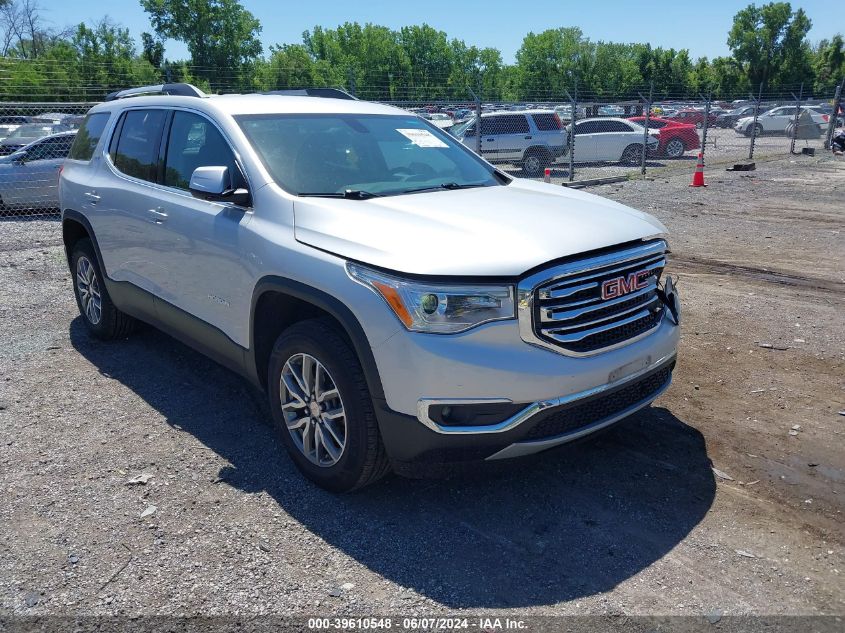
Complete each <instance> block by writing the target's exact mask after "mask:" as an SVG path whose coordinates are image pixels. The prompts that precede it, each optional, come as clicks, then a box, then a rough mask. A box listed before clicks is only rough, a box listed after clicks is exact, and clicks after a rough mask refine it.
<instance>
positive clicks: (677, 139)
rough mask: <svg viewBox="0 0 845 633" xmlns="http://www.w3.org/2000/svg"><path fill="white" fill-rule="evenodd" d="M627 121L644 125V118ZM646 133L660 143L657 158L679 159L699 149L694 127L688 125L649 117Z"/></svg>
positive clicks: (696, 132) (672, 120)
mask: <svg viewBox="0 0 845 633" xmlns="http://www.w3.org/2000/svg"><path fill="white" fill-rule="evenodd" d="M628 120H629V121H632V122H634V123H637V124H638V125H643V124H644V123H645V117H644V116H634V117H630V118H629V119H628ZM648 133H649V134H650V135H651V136H656V137H657V139H658V140H659V141H660V143H659V144H658V146H657V151H656V153H657V155H658V156H667V157H668V158H679V157H681V156H683V155H684V152H688V151H689V150H691V149H698V148H699V147H701V142H700V141H699V140H698V131H697V130H696V129H695V126H694V125H691V124H688V123H678V122H677V121H675V120H674V119H662V118H660V117H649V118H648Z"/></svg>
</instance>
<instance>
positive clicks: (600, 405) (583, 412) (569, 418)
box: [525, 365, 672, 440]
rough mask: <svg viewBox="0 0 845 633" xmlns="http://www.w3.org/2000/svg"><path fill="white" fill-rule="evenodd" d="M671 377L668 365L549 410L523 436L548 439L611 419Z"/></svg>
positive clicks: (651, 392)
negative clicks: (591, 396)
mask: <svg viewBox="0 0 845 633" xmlns="http://www.w3.org/2000/svg"><path fill="white" fill-rule="evenodd" d="M671 376H672V365H669V366H667V367H664V368H663V369H660V370H658V371H655V372H653V373H651V374H649V375H648V376H645V377H643V378H641V379H639V380H637V381H634V382H633V383H631V384H629V385H626V386H624V387H622V388H621V389H618V390H616V391H614V392H612V393H610V394H604V395H601V396H596V397H595V398H592V399H590V400H588V401H586V402H582V403H579V404H574V405H569V406H566V407H562V408H560V409H558V410H553V411H551V412H550V413H549V414H548V415H547V416H546V417H544V418H543V419H542V420H540V422H538V423H537V424H536V425H535V426H534V427H533V428H532V429H531V430H530V431H529V432H528V433H527V434H526V435H525V439H526V440H536V439H541V438H543V439H545V438H552V437H555V436H557V435H563V434H565V433H571V432H573V431H577V430H578V429H581V428H584V427H585V426H590V425H591V424H595V423H596V422H600V421H601V420H605V419H608V418H612V417H613V416H615V415H618V414H619V413H621V412H622V411H624V410H625V409H628V408H629V407H632V406H634V405H635V404H638V403H640V402H643V401H644V400H647V399H648V398H650V397H651V396H653V395H654V394H655V393H657V392H658V391H659V390H660V389H661V388H662V387H663V386H664V385H666V383H667V382H668V381H669V379H670V378H671Z"/></svg>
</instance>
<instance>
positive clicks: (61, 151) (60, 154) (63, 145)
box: [26, 135, 73, 160]
mask: <svg viewBox="0 0 845 633" xmlns="http://www.w3.org/2000/svg"><path fill="white" fill-rule="evenodd" d="M71 143H73V136H72V135H69V136H58V137H56V138H47V139H44V140H43V141H40V142H39V143H36V144H35V145H33V146H32V147H30V148H29V149H28V150H26V160H55V159H57V158H66V157H67V155H68V152H69V151H70V147H71Z"/></svg>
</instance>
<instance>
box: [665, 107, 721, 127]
mask: <svg viewBox="0 0 845 633" xmlns="http://www.w3.org/2000/svg"><path fill="white" fill-rule="evenodd" d="M665 119H666V120H667V121H674V122H675V123H691V124H692V125H694V126H695V127H697V128H698V129H699V130H700V129H701V128H702V127H703V126H704V110H693V109H692V108H687V109H685V110H678V111H677V112H676V113H675V114H673V115H672V116H667V117H665ZM715 122H716V113H715V112H711V113H710V116H709V117H707V126H708V127H710V126H711V125H713V124H714V123H715Z"/></svg>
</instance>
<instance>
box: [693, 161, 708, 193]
mask: <svg viewBox="0 0 845 633" xmlns="http://www.w3.org/2000/svg"><path fill="white" fill-rule="evenodd" d="M706 186H707V185H705V184H704V154H702V153H701V152H699V153H698V164H697V165H696V166H695V173H694V174H693V175H692V182H691V183H690V187H706Z"/></svg>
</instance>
